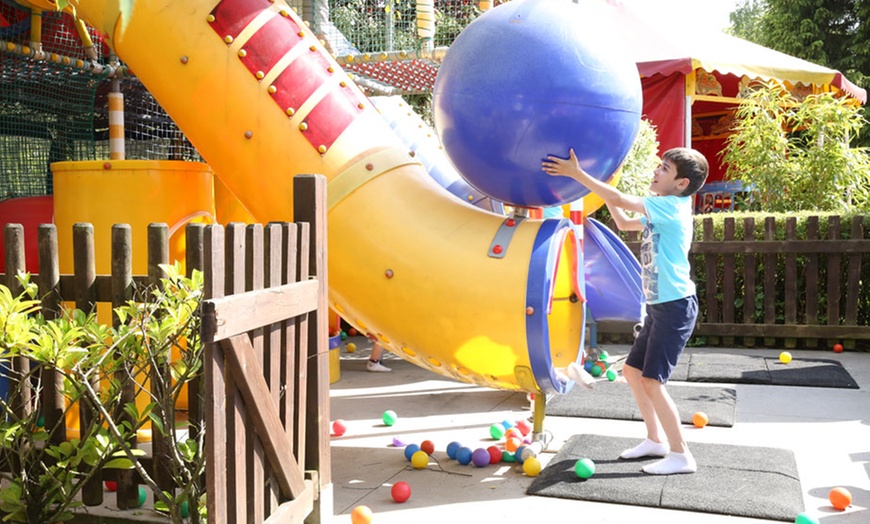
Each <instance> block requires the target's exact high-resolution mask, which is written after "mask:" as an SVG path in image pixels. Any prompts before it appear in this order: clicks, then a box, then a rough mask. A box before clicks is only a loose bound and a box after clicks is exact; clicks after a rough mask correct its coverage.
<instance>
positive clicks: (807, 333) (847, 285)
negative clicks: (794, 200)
mask: <svg viewBox="0 0 870 524" xmlns="http://www.w3.org/2000/svg"><path fill="white" fill-rule="evenodd" d="M800 226H801V227H800V228H799V222H798V220H797V218H795V217H788V218H786V219H785V220H784V221H783V220H779V221H777V219H776V218H775V217H765V218H764V220H763V224H758V223H756V220H755V218H754V217H752V216H747V217H745V218H740V219H735V218H734V217H725V218H724V223H723V224H722V228H721V233H719V234H717V233H716V228H715V223H714V219H713V218H712V217H706V218H703V219H702V222H701V234H700V235H696V238H695V242H693V244H692V248H691V255H692V256H691V260H692V266H693V275H694V279H695V282H696V284H697V285H698V300H699V305H700V311H699V317H698V324H697V326H696V328H695V336H696V337H705V340H704V343H707V344H711V345H724V346H733V345H735V344H738V345H743V346H746V347H753V346H759V345H762V346H777V347H779V346H783V347H788V348H795V347H804V348H819V347H821V348H828V349H829V348H830V347H831V345H833V344H834V343H836V342H840V343H842V344H843V346H844V347H845V348H846V349H854V348H858V349H863V350H867V349H870V345H868V341H870V321H868V319H870V238H865V231H864V220H863V217H861V216H856V217H854V218H853V219H852V220H851V221H850V223H849V224H846V225H845V226H844V225H843V224H841V219H840V217H839V216H830V217H827V219H820V218H819V217H817V216H810V217H807V218H806V219H805V222H804V223H802V224H800ZM741 229H742V231H740V230H741ZM799 229H800V231H799ZM844 233H845V234H844ZM699 237H700V238H699ZM759 237H761V238H762V239H758V238H759ZM844 237H845V238H844ZM626 238H627V240H626V245H627V246H628V247H629V249H631V250H632V251H633V252H634V253H635V254H637V253H639V250H640V242H639V241H638V235H637V232H633V234H631V235H626ZM631 327H632V326H629V325H626V324H625V323H619V322H602V323H601V324H600V325H599V326H598V331H599V333H600V334H602V336H604V337H605V338H606V337H607V334H624V333H628V332H630V330H631Z"/></svg>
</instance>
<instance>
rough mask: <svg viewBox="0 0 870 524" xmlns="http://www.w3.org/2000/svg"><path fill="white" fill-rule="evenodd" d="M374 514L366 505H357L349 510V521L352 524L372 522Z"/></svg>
mask: <svg viewBox="0 0 870 524" xmlns="http://www.w3.org/2000/svg"><path fill="white" fill-rule="evenodd" d="M374 516H375V515H374V513H372V510H371V509H369V507H368V506H357V507H355V508H353V511H351V512H350V521H351V522H353V524H372V518H374Z"/></svg>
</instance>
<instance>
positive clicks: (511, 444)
mask: <svg viewBox="0 0 870 524" xmlns="http://www.w3.org/2000/svg"><path fill="white" fill-rule="evenodd" d="M522 443H523V441H522V440H520V439H518V438H516V437H511V438H509V439H507V440H506V441H505V443H504V449H506V450H508V451H510V452H511V453H513V452H514V451H516V450H517V448H518V447H520V445H521V444H522Z"/></svg>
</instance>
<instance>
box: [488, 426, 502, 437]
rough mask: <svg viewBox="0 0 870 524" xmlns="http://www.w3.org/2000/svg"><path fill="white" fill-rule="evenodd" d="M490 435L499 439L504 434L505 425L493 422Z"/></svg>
mask: <svg viewBox="0 0 870 524" xmlns="http://www.w3.org/2000/svg"><path fill="white" fill-rule="evenodd" d="M489 435H490V436H491V437H492V438H494V439H496V440H499V439H500V438H502V437H503V436H504V426H502V425H501V424H493V425H492V426H490V427H489Z"/></svg>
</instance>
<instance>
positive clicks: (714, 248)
mask: <svg viewBox="0 0 870 524" xmlns="http://www.w3.org/2000/svg"><path fill="white" fill-rule="evenodd" d="M626 247H628V249H629V250H630V251H631V252H632V253H634V254H635V255H637V254H638V252H639V250H640V242H632V243H629V242H626ZM868 252H870V241H868V240H866V239H865V240H856V239H848V240H846V239H839V240H835V241H833V240H825V241H823V242H818V241H812V240H809V239H805V240H795V241H794V242H786V241H784V240H748V241H744V240H734V241H718V242H710V243H705V242H693V243H692V247H691V248H690V249H689V254H692V255H701V254H706V253H719V254H721V253H734V254H740V253H754V254H766V253H776V254H784V253H797V254H800V253H820V254H824V253H868Z"/></svg>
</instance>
